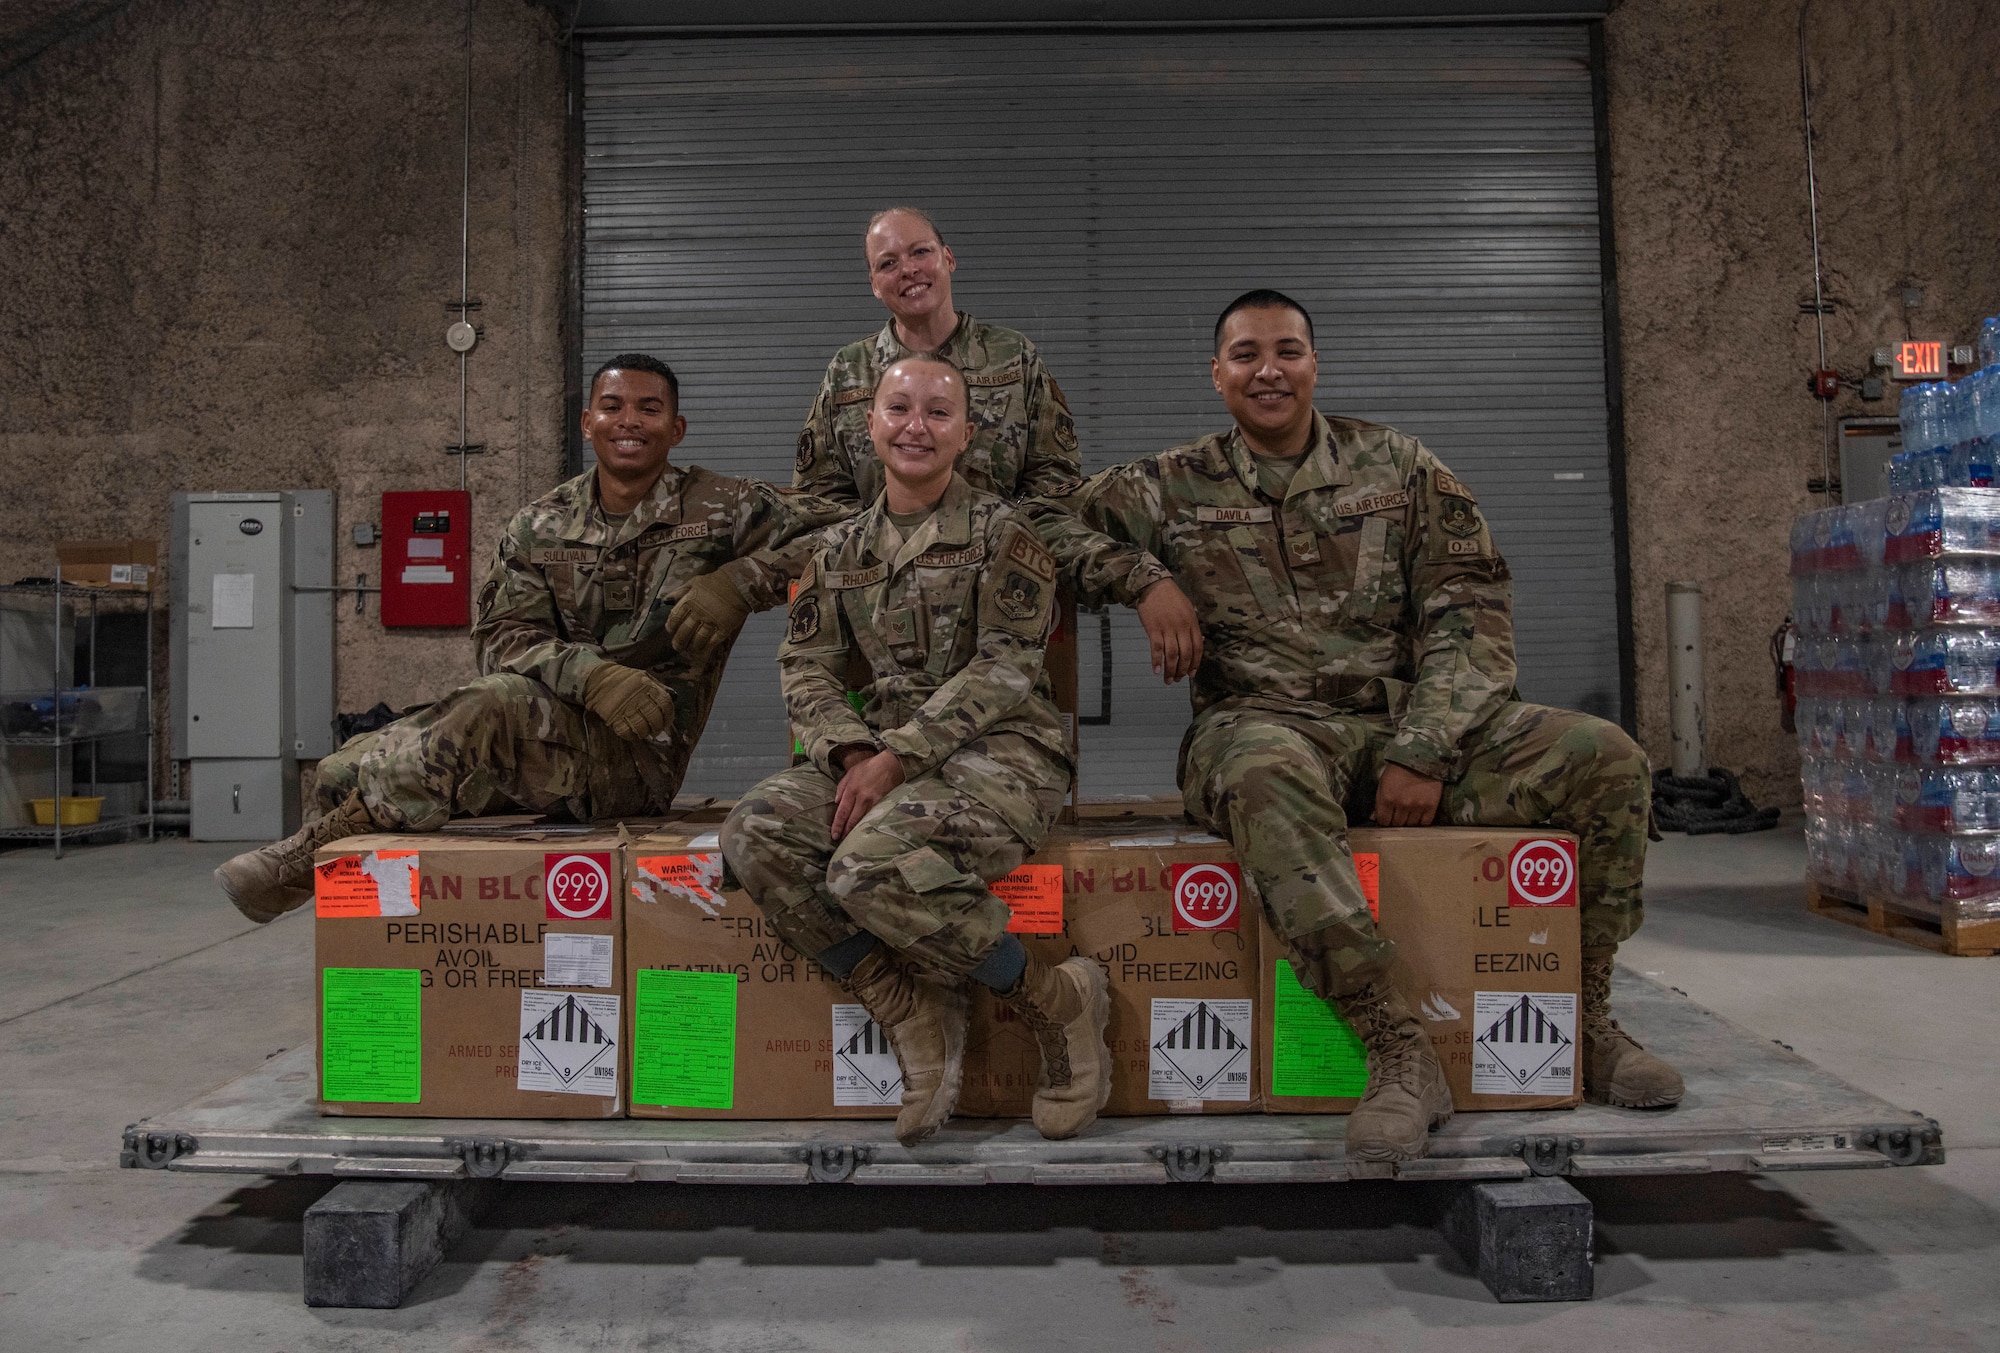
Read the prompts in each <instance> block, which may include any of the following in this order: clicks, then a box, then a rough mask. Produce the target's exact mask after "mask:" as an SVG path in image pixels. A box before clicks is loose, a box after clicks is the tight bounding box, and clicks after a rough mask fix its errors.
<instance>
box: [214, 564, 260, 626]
mask: <svg viewBox="0 0 2000 1353" xmlns="http://www.w3.org/2000/svg"><path fill="white" fill-rule="evenodd" d="M256 596H257V575H256V574H254V573H218V574H216V575H215V577H214V579H213V580H212V581H211V582H210V584H209V597H208V624H209V628H211V629H218V630H247V629H255V628H256V622H255V621H253V620H252V619H251V604H252V602H254V601H255V600H256Z"/></svg>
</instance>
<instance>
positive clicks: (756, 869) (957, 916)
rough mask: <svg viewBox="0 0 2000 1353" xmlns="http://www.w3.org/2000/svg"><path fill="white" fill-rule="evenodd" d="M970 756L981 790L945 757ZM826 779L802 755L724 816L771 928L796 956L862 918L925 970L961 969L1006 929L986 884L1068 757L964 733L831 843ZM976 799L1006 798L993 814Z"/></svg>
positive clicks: (1038, 821) (1058, 794)
mask: <svg viewBox="0 0 2000 1353" xmlns="http://www.w3.org/2000/svg"><path fill="white" fill-rule="evenodd" d="M989 754H990V755H989ZM971 759H976V760H977V762H978V773H979V776H980V778H981V780H982V781H983V782H984V783H983V784H982V786H981V787H982V790H983V791H985V792H984V793H983V795H982V796H981V797H975V796H974V795H972V794H971V793H968V792H967V791H966V790H965V789H964V788H962V787H961V784H962V783H963V782H965V781H966V780H967V779H968V778H969V777H968V776H966V775H965V774H964V773H963V770H964V767H963V766H962V765H961V766H956V767H955V766H954V765H953V764H952V763H954V762H963V761H966V760H971ZM954 771H956V772H957V773H954ZM954 780H956V781H959V782H960V784H954V783H953V781H954ZM835 788H836V782H835V781H834V780H833V778H832V777H831V776H829V775H827V774H826V772H824V771H822V770H820V769H819V768H818V767H817V766H810V765H807V766H794V767H792V768H791V769H790V770H786V771H780V772H779V773H778V774H776V775H773V776H772V777H771V778H770V779H768V780H765V781H764V782H763V783H762V784H760V785H758V786H757V787H756V788H755V789H753V790H751V791H750V792H749V793H748V794H747V795H745V796H744V798H743V800H742V801H741V802H740V803H738V804H737V805H736V809H735V811H734V812H732V813H730V815H729V820H728V822H726V823H724V824H723V828H722V855H723V858H724V859H725V860H727V861H728V862H729V867H730V869H731V870H732V871H733V872H734V873H735V875H736V877H737V878H738V879H740V880H741V881H742V883H743V887H744V889H745V890H746V891H747V892H748V893H749V894H750V896H751V899H752V900H753V901H755V902H756V904H757V906H758V907H759V909H761V910H762V911H763V913H764V915H765V916H766V917H768V918H769V919H770V922H771V925H772V928H773V929H775V930H776V931H777V932H778V935H779V937H780V938H781V939H783V940H784V941H785V943H787V944H789V945H791V946H792V948H794V949H796V950H798V951H799V952H800V953H802V954H805V955H807V956H808V957H811V956H814V955H818V954H822V953H825V952H826V951H827V950H828V949H830V948H832V947H833V946H834V945H835V944H838V943H839V942H840V941H842V940H845V939H850V938H852V937H853V936H855V935H856V934H858V933H860V932H861V931H864V930H865V931H867V932H868V933H869V934H871V935H873V936H875V938H876V939H878V940H880V941H882V942H883V943H884V944H886V945H888V946H889V947H890V948H891V949H894V950H896V951H897V952H898V953H901V954H903V955H905V956H906V957H908V958H909V960H910V961H911V962H912V963H913V964H915V965H916V966H917V967H919V968H921V969H924V970H925V971H928V972H930V973H933V974H935V975H938V976H963V975H965V974H967V973H969V972H971V971H972V969H973V968H975V967H977V966H978V965H979V960H980V959H981V958H983V957H985V955H986V952H987V951H988V950H989V949H991V948H992V947H993V946H994V945H995V944H997V943H999V941H1000V939H1001V937H1002V936H1004V935H1005V934H1006V933H1007V917H1008V911H1007V904H1006V903H1005V902H1002V901H1001V900H1000V899H999V898H997V897H995V896H994V895H993V892H992V890H991V889H989V888H988V887H987V886H986V885H987V883H989V882H990V881H992V880H993V879H997V878H999V877H1000V876H1001V875H1003V874H1007V873H1011V872H1012V871H1013V870H1014V869H1015V868H1017V867H1018V866H1019V865H1020V863H1021V861H1023V860H1025V859H1026V858H1027V857H1028V856H1029V855H1030V854H1031V853H1033V851H1034V849H1035V847H1036V846H1038V845H1040V844H1041V840H1042V837H1043V836H1044V835H1046V834H1047V832H1048V829H1049V824H1050V823H1051V822H1053V821H1055V816H1056V813H1057V812H1058V811H1059V810H1060V809H1061V807H1062V800H1063V794H1064V793H1065V791H1067V790H1068V788H1069V767H1067V766H1066V765H1063V764H1062V763H1061V762H1059V761H1057V760H1056V759H1055V758H1053V757H1051V756H1049V755H1047V754H1046V753H1044V752H1042V751H1040V750H1039V749H1038V748H1036V747H1035V746H1034V745H1033V744H1032V743H1030V742H1028V741H1027V740H1026V739H1024V738H1022V737H1020V736H1019V735H1017V734H1013V733H997V734H990V735H988V736H987V737H984V738H977V739H974V741H973V742H972V743H971V744H969V745H968V746H967V747H965V748H963V749H961V750H960V751H958V752H957V753H955V754H954V755H953V756H952V757H951V759H950V761H948V762H947V763H946V765H945V766H943V767H941V768H939V769H938V770H937V771H933V772H931V773H930V774H927V775H920V776H918V777H917V778H916V779H914V780H906V781H904V782H903V783H902V784H900V785H898V786H896V788H895V789H893V790H891V791H890V792H889V793H888V794H886V795H885V796H883V799H882V801H881V802H880V803H878V804H876V805H875V807H874V808H873V809H872V810H871V811H870V812H869V813H868V815H867V816H866V817H864V818H862V819H861V821H860V822H859V823H857V824H856V825H855V826H853V827H852V828H850V829H849V830H848V833H847V835H846V836H845V837H844V838H842V839H841V840H840V841H839V842H838V843H836V842H835V841H834V840H833V834H832V833H833V802H834V791H835ZM987 799H991V800H994V801H997V802H1004V803H1009V804H1011V805H1014V811H1012V812H1009V813H1008V814H1006V815H1004V816H1003V815H1002V814H1001V813H1000V812H998V811H996V810H995V809H994V808H993V807H991V806H989V804H988V802H986V801H985V800H987ZM1010 818H1011V819H1013V821H1011V822H1010V821H1009V819H1010Z"/></svg>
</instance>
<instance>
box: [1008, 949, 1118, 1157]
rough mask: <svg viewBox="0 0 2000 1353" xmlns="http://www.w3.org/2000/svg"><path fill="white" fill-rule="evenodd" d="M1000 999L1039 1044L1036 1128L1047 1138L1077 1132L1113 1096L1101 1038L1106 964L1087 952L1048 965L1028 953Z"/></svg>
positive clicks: (1106, 1009)
mask: <svg viewBox="0 0 2000 1353" xmlns="http://www.w3.org/2000/svg"><path fill="white" fill-rule="evenodd" d="M1000 999H1001V1000H1003V1001H1006V1002H1007V1004H1009V1005H1011V1006H1013V1007H1014V1013H1016V1014H1017V1015H1019V1016H1020V1017H1021V1022H1022V1023H1023V1024H1025V1025H1027V1026H1028V1029H1029V1031H1030V1032H1032V1033H1033V1034H1034V1035H1035V1042H1036V1043H1038V1044H1040V1045H1041V1050H1042V1069H1041V1073H1040V1074H1039V1075H1037V1076H1036V1077H1035V1108H1034V1118H1035V1130H1036V1131H1037V1132H1040V1133H1041V1134H1042V1135H1043V1136H1044V1137H1047V1138H1048V1139H1049V1140H1050V1141H1060V1140H1062V1139H1063V1138H1065V1137H1074V1136H1076V1134H1077V1133H1079V1132H1081V1131H1083V1130H1084V1129H1085V1128H1087V1127H1089V1126H1090V1125H1091V1124H1092V1123H1094V1122H1096V1121H1097V1114H1098V1110H1100V1109H1102V1108H1103V1107H1104V1102H1105V1101H1106V1100H1108V1099H1110V1098H1111V1049H1110V1048H1108V1047H1106V1046H1105V1043H1104V1026H1105V1025H1106V1024H1108V1023H1110V1022H1111V992H1110V983H1109V982H1108V981H1107V980H1106V978H1105V976H1104V969H1102V968H1100V967H1098V966H1097V964H1096V963H1095V962H1094V961H1092V960H1090V959H1087V958H1071V959H1065V960H1064V961H1063V962H1061V963H1059V964H1057V965H1056V966H1054V967H1050V966H1049V965H1048V964H1047V963H1044V962H1043V961H1042V960H1041V959H1039V958H1037V957H1036V956H1035V955H1033V954H1029V955H1028V966H1027V967H1026V968H1025V969H1023V970H1022V972H1021V980H1020V981H1018V982H1016V983H1015V984H1014V989H1013V990H1012V991H1009V992H1006V993H1005V994H1004V995H1002V996H1001V998H1000Z"/></svg>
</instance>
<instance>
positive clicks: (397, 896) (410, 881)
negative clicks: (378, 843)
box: [313, 850, 419, 916]
mask: <svg viewBox="0 0 2000 1353" xmlns="http://www.w3.org/2000/svg"><path fill="white" fill-rule="evenodd" d="M418 867H419V866H418V859H417V852H416V851H414V850H371V851H369V852H368V853H367V854H366V855H343V856H341V857H340V858H339V859H337V860H328V861H327V862H326V863H325V864H322V865H315V866H314V867H313V915H315V916H415V915H416V914H417V869H418Z"/></svg>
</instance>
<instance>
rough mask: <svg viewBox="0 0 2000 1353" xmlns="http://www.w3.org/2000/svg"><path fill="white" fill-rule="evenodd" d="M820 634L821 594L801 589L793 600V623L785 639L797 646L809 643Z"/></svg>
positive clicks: (786, 632)
mask: <svg viewBox="0 0 2000 1353" xmlns="http://www.w3.org/2000/svg"><path fill="white" fill-rule="evenodd" d="M818 634H819V593H818V591H816V590H811V591H809V590H806V589H803V588H802V589H800V591H799V594H798V596H796V597H794V598H792V610H791V622H790V624H789V625H788V626H787V628H786V630H785V638H786V639H787V640H789V641H790V642H792V643H795V644H803V643H807V642H809V641H810V640H812V639H813V638H814V637H816V636H817V635H818Z"/></svg>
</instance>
